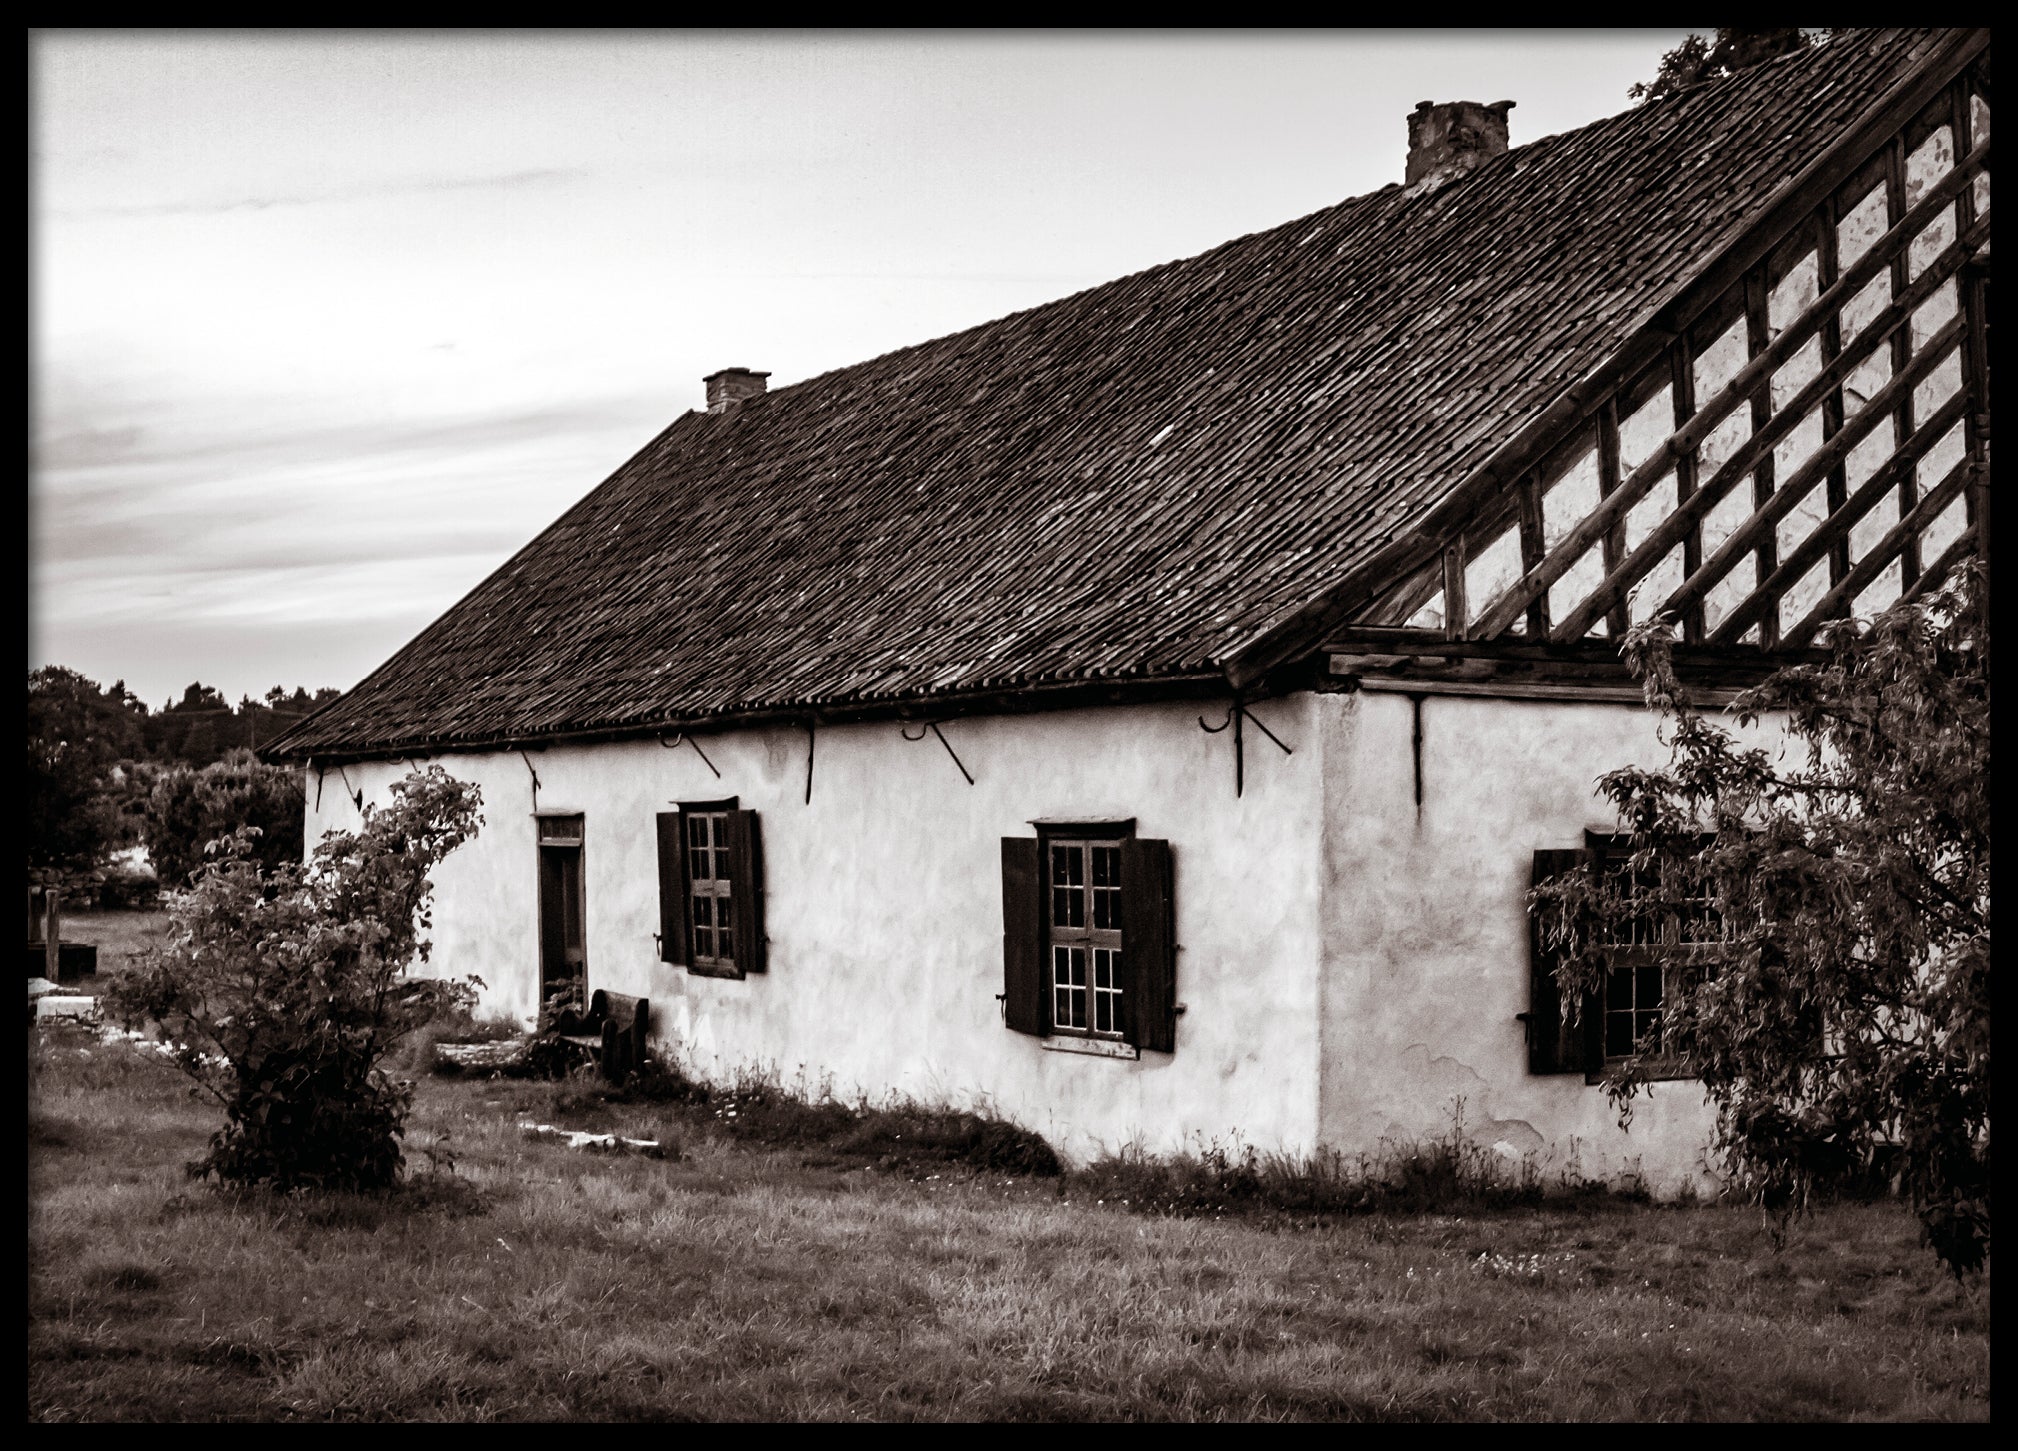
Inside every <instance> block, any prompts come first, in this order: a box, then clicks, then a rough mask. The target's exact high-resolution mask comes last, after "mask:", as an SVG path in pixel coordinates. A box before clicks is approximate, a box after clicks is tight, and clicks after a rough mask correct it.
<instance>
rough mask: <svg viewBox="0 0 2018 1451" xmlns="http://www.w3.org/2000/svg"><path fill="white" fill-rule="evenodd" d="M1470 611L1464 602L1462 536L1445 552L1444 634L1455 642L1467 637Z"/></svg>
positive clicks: (1449, 545)
mask: <svg viewBox="0 0 2018 1451" xmlns="http://www.w3.org/2000/svg"><path fill="white" fill-rule="evenodd" d="M1469 615H1470V611H1469V610H1467V609H1466V607H1465V602H1464V537H1463V536H1462V535H1460V536H1459V537H1457V538H1456V539H1453V540H1451V542H1450V543H1449V544H1447V545H1445V546H1444V550H1443V632H1444V634H1445V635H1446V636H1448V637H1449V638H1451V639H1453V640H1462V639H1463V638H1464V637H1465V626H1466V624H1467V623H1468V621H1469Z"/></svg>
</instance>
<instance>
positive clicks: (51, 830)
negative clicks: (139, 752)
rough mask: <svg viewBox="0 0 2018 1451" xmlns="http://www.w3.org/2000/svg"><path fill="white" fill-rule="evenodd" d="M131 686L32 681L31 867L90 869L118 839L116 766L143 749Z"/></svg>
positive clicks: (59, 674)
mask: <svg viewBox="0 0 2018 1451" xmlns="http://www.w3.org/2000/svg"><path fill="white" fill-rule="evenodd" d="M133 704H138V702H136V701H134V700H133V698H132V697H131V696H130V695H128V694H127V692H126V687H125V685H124V684H123V683H122V684H115V685H114V686H112V688H111V689H109V690H101V689H100V688H99V687H98V684H97V682H96V681H92V680H86V679H85V678H84V677H83V676H82V675H79V674H78V673H77V672H76V671H74V670H66V669H64V668H63V667H62V666H60V665H45V666H43V667H42V668H41V669H40V670H37V671H34V672H33V673H31V674H30V675H29V677H28V864H29V866H30V868H31V869H38V870H44V871H49V870H67V871H80V870H89V869H91V868H92V867H95V866H97V865H98V864H99V863H100V862H101V861H103V860H104V858H105V856H106V854H107V853H108V852H110V851H111V850H112V848H113V846H114V845H115V844H116V843H117V841H118V838H119V822H118V814H117V811H116V808H115V807H114V804H113V802H112V799H111V793H112V789H113V769H114V767H115V766H116V765H117V764H118V762H119V761H120V760H121V759H122V758H123V757H126V756H128V755H131V754H133V752H134V751H135V749H136V748H137V746H138V745H139V732H138V730H137V728H136V726H135V724H134V717H133V714H132V711H131V708H130V707H131V705H133Z"/></svg>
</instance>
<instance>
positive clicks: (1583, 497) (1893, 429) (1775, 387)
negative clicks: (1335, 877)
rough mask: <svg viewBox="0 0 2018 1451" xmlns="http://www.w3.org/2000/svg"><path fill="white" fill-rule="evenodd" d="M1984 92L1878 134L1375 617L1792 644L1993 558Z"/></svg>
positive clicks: (1960, 81) (1964, 93) (1378, 621)
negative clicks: (1810, 205) (1877, 140)
mask: <svg viewBox="0 0 2018 1451" xmlns="http://www.w3.org/2000/svg"><path fill="white" fill-rule="evenodd" d="M1988 93H1989V86H1988V78H1987V73H1986V72H1985V70H1984V69H1983V68H1982V67H1981V66H1978V67H1975V68H1972V69H1970V70H1968V71H1965V72H1964V73H1963V74H1962V75H1960V76H1959V77H1958V78H1957V79H1956V80H1955V81H1954V82H1953V83H1952V84H1951V85H1949V86H1948V87H1947V88H1946V89H1945V90H1944V91H1943V92H1942V93H1941V94H1940V95H1938V96H1937V97H1936V98H1935V99H1934V100H1933V101H1932V102H1931V103H1930V104H1929V105H1927V106H1926V107H1925V108H1924V109H1922V110H1921V111H1920V112H1919V113H1918V114H1917V115H1915V116H1913V117H1912V118H1911V119H1910V120H1908V121H1906V122H1905V123H1904V124H1903V125H1902V126H1900V127H1899V128H1898V129H1897V130H1896V131H1894V132H1893V133H1892V134H1891V136H1890V137H1889V139H1887V140H1884V141H1883V142H1882V143H1881V144H1879V145H1877V146H1876V147H1875V149H1874V150H1873V151H1872V152H1871V154H1870V155H1869V156H1868V157H1867V158H1866V159H1864V160H1863V162H1862V164H1861V165H1858V166H1857V167H1856V168H1855V170H1854V171H1853V172H1852V173H1851V174H1850V175H1849V176H1848V177H1847V179H1845V180H1844V181H1842V182H1841V183H1840V184H1839V185H1837V186H1836V187H1835V188H1834V189H1833V191H1831V192H1829V193H1828V194H1827V195H1826V196H1825V197H1823V199H1822V200H1821V202H1820V204H1819V205H1818V206H1816V207H1815V208H1814V209H1813V210H1812V211H1810V212H1808V213H1807V215H1806V216H1805V217H1802V218H1799V219H1797V220H1796V221H1795V222H1794V223H1793V224H1792V225H1791V226H1789V227H1787V228H1786V230H1785V234H1784V236H1782V237H1781V238H1780V239H1779V240H1778V242H1777V243H1776V244H1775V245H1774V246H1772V247H1771V249H1770V250H1768V251H1766V252H1765V254H1764V255H1763V256H1762V257H1761V259H1760V260H1759V262H1758V263H1757V264H1756V265H1754V266H1752V267H1750V268H1749V269H1748V270H1746V271H1745V272H1744V273H1743V275H1742V276H1739V277H1737V278H1736V280H1734V281H1733V282H1732V283H1731V284H1730V285H1729V286H1728V287H1726V288H1724V289H1723V291H1722V292H1721V293H1720V294H1718V295H1715V296H1713V297H1712V298H1710V299H1709V301H1708V302H1707V303H1706V304H1705V305H1704V306H1703V307H1702V308H1701V309H1700V311H1699V312H1698V313H1697V315H1696V316H1695V318H1694V320H1693V322H1691V323H1690V324H1689V325H1688V326H1686V327H1684V328H1681V329H1679V330H1678V332H1677V334H1676V336H1675V337H1674V338H1673V340H1672V341H1671V342H1670V343H1669V344H1668V345H1667V346H1666V347H1664V348H1663V349H1661V350H1660V351H1659V353H1658V355H1656V356H1654V357H1653V358H1652V359H1651V361H1650V362H1648V363H1647V364H1646V365H1645V366H1644V367H1641V368H1639V369H1638V370H1637V371H1636V373H1635V374H1634V375H1633V376H1630V377H1628V378H1627V379H1625V380H1624V381H1623V383H1622V384H1621V385H1620V386H1618V387H1616V388H1614V389H1611V390H1610V391H1608V392H1607V393H1606V394H1604V395H1603V396H1601V397H1598V398H1595V399H1593V400H1592V401H1591V403H1590V406H1589V407H1588V408H1587V409H1585V410H1584V412H1583V414H1582V416H1581V418H1580V420H1579V421H1578V422H1577V423H1576V424H1574V425H1573V426H1571V427H1570V428H1568V429H1566V430H1565V432H1564V433H1563V435H1562V437H1561V439H1560V441H1558V442H1556V443H1554V445H1553V446H1552V447H1550V448H1548V449H1547V450H1546V451H1545V452H1543V453H1541V454H1540V455H1539V456H1538V462H1536V463H1535V465H1534V466H1533V467H1531V468H1528V469H1526V470H1525V471H1524V472H1523V473H1522V474H1521V476H1520V477H1519V478H1518V480H1517V482H1516V483H1515V486H1514V487H1513V488H1511V489H1509V490H1507V491H1505V494H1504V495H1503V496H1502V498H1501V499H1500V500H1499V501H1497V503H1496V504H1494V505H1493V506H1492V507H1489V508H1487V509H1485V510H1484V511H1482V512H1481V514H1480V515H1478V516H1476V517H1475V518H1474V520H1473V521H1472V522H1471V523H1470V524H1469V525H1468V526H1467V527H1465V528H1464V529H1463V530H1462V531H1461V532H1459V533H1458V534H1456V535H1455V536H1454V537H1452V538H1451V539H1450V541H1449V543H1448V545H1447V546H1446V547H1445V549H1444V551H1443V555H1442V558H1441V559H1440V560H1438V561H1435V562H1433V563H1431V564H1430V565H1428V566H1426V567H1425V568H1423V569H1421V570H1419V571H1417V572H1416V573H1415V575H1414V576H1413V577H1412V578H1411V579H1410V580H1409V581H1407V582H1406V583H1405V584H1404V585H1402V586H1401V587H1400V588H1398V589H1396V590H1394V591H1392V592H1390V593H1389V594H1388V595H1387V596H1386V597H1385V598H1384V599H1382V600H1380V601H1377V602H1376V603H1375V606H1374V608H1373V609H1372V610H1370V611H1369V612H1368V613H1367V614H1365V615H1363V616H1362V617H1361V618H1362V620H1363V622H1364V623H1367V624H1373V625H1396V624H1406V625H1411V626H1417V627H1431V628H1440V629H1441V630H1442V631H1443V632H1444V633H1445V634H1447V635H1448V636H1450V637H1452V638H1464V639H1475V640H1490V639H1495V638H1503V637H1511V638H1526V639H1529V640H1544V639H1545V640H1548V641H1551V642H1560V643H1568V642H1574V641H1578V640H1581V639H1584V638H1585V637H1587V636H1591V635H1595V634H1599V633H1602V634H1606V635H1611V636H1618V635H1622V634H1623V633H1625V631H1626V630H1627V629H1628V628H1629V627H1630V626H1631V625H1633V624H1635V623H1638V622H1641V621H1644V620H1647V619H1650V618H1653V617H1656V616H1664V617H1666V618H1668V619H1670V620H1672V621H1674V622H1676V623H1678V624H1679V626H1680V628H1681V633H1682V637H1683V638H1684V639H1685V640H1686V641H1689V642H1691V643H1707V644H1711V645H1724V644H1748V645H1754V646H1760V647H1765V648H1774V647H1786V648H1794V647H1800V646H1804V645H1807V644H1809V643H1810V642H1811V641H1812V640H1813V638H1814V635H1815V632H1816V630H1817V629H1818V628H1819V627H1820V626H1821V625H1822V624H1823V623H1824V622H1825V621H1828V620H1830V619H1833V618H1838V617H1841V616H1844V615H1846V614H1851V613H1855V614H1868V613H1870V612H1871V611H1873V610H1876V609H1881V608H1883V607H1884V606H1886V605H1889V604H1891V603H1892V602H1894V601H1896V600H1898V599H1900V598H1901V597H1911V596H1913V595H1916V594H1918V593H1921V592H1924V591H1925V590H1927V589H1930V588H1932V587H1933V586H1934V585H1935V584H1936V583H1937V582H1938V581H1939V580H1940V579H1941V578H1942V577H1943V576H1944V575H1945V574H1946V573H1947V572H1948V571H1949V570H1950V569H1951V568H1952V567H1953V566H1954V565H1955V564H1956V563H1957V562H1958V561H1959V560H1960V559H1962V558H1963V557H1964V556H1966V555H1968V554H1970V553H1971V552H1976V551H1980V550H1983V549H1984V547H1985V544H1986V540H1985V535H1986V534H1987V530H1988V517H1989V509H1988V499H1987V492H1986V491H1987V485H1988V476H1989V407H1990V404H1989V377H1988V290H1989V280H1988V265H1987V262H1988V253H1989V237H1990V106H1989V94H1988Z"/></svg>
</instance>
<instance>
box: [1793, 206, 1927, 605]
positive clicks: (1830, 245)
mask: <svg viewBox="0 0 2018 1451" xmlns="http://www.w3.org/2000/svg"><path fill="white" fill-rule="evenodd" d="M1887 218H1888V220H1889V218H1890V213H1887ZM1815 221H1816V223H1817V226H1816V229H1815V230H1816V237H1815V278H1816V281H1817V283H1818V284H1819V287H1820V290H1821V291H1824V292H1826V291H1827V290H1828V289H1829V288H1830V287H1831V286H1833V285H1834V284H1835V281H1836V273H1837V261H1838V255H1839V247H1840V244H1841V241H1842V234H1841V232H1840V230H1839V228H1838V222H1837V217H1836V200H1835V198H1834V197H1831V198H1830V199H1829V200H1828V201H1826V202H1824V203H1822V208H1821V210H1820V211H1818V212H1817V213H1816V214H1815ZM1907 331H1908V330H1907V329H1901V330H1900V334H1899V335H1900V336H1903V335H1904V334H1905V333H1906V332H1907ZM1821 339H1822V362H1823V365H1824V366H1826V365H1828V364H1829V363H1832V362H1834V361H1835V360H1836V358H1837V356H1838V355H1839V354H1840V353H1841V352H1842V351H1843V315H1842V314H1841V313H1840V312H1838V313H1836V314H1834V315H1832V316H1831V317H1830V318H1829V319H1828V320H1827V321H1826V322H1824V323H1823V324H1822V332H1821ZM1846 416H1847V414H1846V411H1845V409H1844V407H1843V388H1842V385H1841V384H1838V385H1837V386H1836V387H1834V388H1831V389H1830V390H1829V394H1828V396H1827V397H1826V398H1824V399H1823V400H1822V441H1823V442H1824V443H1827V442H1828V441H1829V440H1830V439H1832V438H1834V437H1835V436H1836V435H1837V434H1839V433H1841V432H1842V431H1843V420H1844V418H1845V417H1846ZM1849 496H1850V472H1849V469H1848V468H1847V466H1845V465H1844V464H1838V465H1836V467H1835V468H1832V469H1830V470H1829V479H1828V498H1827V504H1828V508H1829V512H1830V513H1831V514H1833V513H1835V512H1836V510H1838V509H1840V508H1842V507H1843V501H1844V500H1845V499H1847V498H1849ZM1849 568H1850V555H1849V544H1848V536H1845V539H1844V543H1843V544H1842V545H1841V546H1840V547H1839V548H1838V550H1837V553H1836V554H1835V555H1832V556H1831V558H1830V564H1829V577H1830V578H1831V579H1841V578H1842V577H1843V575H1844V574H1846V573H1847V572H1848V571H1849ZM1770 572H1771V571H1770V570H1767V571H1763V573H1770ZM1763 587H1764V586H1763V582H1762V583H1761V588H1763Z"/></svg>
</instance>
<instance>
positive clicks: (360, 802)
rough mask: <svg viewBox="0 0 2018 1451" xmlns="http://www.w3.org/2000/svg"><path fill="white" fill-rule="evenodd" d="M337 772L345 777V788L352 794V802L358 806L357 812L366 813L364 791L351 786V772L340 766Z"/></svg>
mask: <svg viewBox="0 0 2018 1451" xmlns="http://www.w3.org/2000/svg"><path fill="white" fill-rule="evenodd" d="M336 774H337V775H339V776H341V777H342V778H343V789H344V790H345V791H346V792H348V793H349V794H350V799H351V803H352V804H353V805H354V806H356V807H357V814H358V815H359V816H362V815H364V793H363V792H362V791H359V790H357V789H355V788H354V787H352V786H351V784H350V773H349V772H348V771H346V770H344V769H343V767H341V766H338V767H337V768H336Z"/></svg>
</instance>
